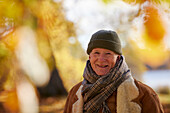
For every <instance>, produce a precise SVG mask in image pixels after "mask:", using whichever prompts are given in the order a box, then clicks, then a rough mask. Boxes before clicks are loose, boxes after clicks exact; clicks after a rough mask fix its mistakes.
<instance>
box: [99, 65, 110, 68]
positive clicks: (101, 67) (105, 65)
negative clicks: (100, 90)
mask: <svg viewBox="0 0 170 113" xmlns="http://www.w3.org/2000/svg"><path fill="white" fill-rule="evenodd" d="M98 66H99V67H101V68H105V67H107V66H108V65H104V66H100V65H98Z"/></svg>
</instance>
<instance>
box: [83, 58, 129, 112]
mask: <svg viewBox="0 0 170 113" xmlns="http://www.w3.org/2000/svg"><path fill="white" fill-rule="evenodd" d="M130 75H131V73H130V70H129V68H128V66H127V64H126V62H125V59H124V57H123V56H121V57H120V60H119V61H117V62H116V64H115V66H114V68H112V69H111V70H110V72H109V73H108V74H106V75H104V76H99V75H97V74H96V73H95V72H94V71H93V69H92V67H91V65H90V61H89V60H88V61H87V63H86V68H85V70H84V74H83V77H84V80H83V82H82V84H83V88H82V95H83V100H84V106H83V113H98V112H99V110H100V109H102V113H111V112H110V109H109V108H108V106H107V104H106V100H107V98H108V97H109V96H110V95H111V94H113V92H114V91H115V90H116V89H117V88H118V87H119V85H120V84H121V83H122V82H123V81H125V80H126V79H127V78H128V77H129V76H130Z"/></svg>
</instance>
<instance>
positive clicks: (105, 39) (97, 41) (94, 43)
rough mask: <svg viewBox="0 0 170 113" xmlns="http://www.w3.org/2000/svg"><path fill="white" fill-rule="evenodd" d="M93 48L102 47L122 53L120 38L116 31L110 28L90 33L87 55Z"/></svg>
mask: <svg viewBox="0 0 170 113" xmlns="http://www.w3.org/2000/svg"><path fill="white" fill-rule="evenodd" d="M94 48H104V49H108V50H111V51H113V52H115V53H117V54H119V55H121V54H122V49H121V43H120V39H119V37H118V35H117V33H116V32H114V31H110V30H109V31H107V30H100V31H97V32H96V33H94V34H93V35H92V37H91V39H90V42H89V44H88V48H87V54H88V55H89V54H90V52H91V51H92V50H93V49H94Z"/></svg>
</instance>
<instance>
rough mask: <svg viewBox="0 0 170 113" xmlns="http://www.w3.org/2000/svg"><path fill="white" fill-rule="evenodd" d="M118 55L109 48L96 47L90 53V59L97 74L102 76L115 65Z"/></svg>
mask: <svg viewBox="0 0 170 113" xmlns="http://www.w3.org/2000/svg"><path fill="white" fill-rule="evenodd" d="M118 56H119V55H117V54H116V53H114V52H113V51H110V50H108V49H102V48H94V49H93V50H92V51H91V53H90V55H89V60H90V63H91V66H92V68H93V70H94V71H95V72H96V74H97V75H101V76H102V75H106V74H107V73H108V72H109V71H110V69H111V68H113V67H114V65H115V63H116V60H117V57H118Z"/></svg>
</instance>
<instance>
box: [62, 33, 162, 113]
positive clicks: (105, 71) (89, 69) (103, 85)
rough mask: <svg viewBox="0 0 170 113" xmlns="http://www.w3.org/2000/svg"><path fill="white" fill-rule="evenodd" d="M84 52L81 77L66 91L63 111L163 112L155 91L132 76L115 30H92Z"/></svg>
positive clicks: (101, 112) (102, 112)
mask: <svg viewBox="0 0 170 113" xmlns="http://www.w3.org/2000/svg"><path fill="white" fill-rule="evenodd" d="M87 54H88V55H89V60H87V63H86V67H85V69H84V73H83V77H84V80H83V81H82V82H80V83H78V84H77V85H75V86H74V87H73V88H72V89H71V91H70V92H69V94H68V97H67V101H66V104H65V108H64V113H163V109H162V105H161V104H160V101H159V98H158V96H157V94H156V93H155V92H154V91H153V90H152V89H151V88H150V87H148V86H147V85H145V84H143V83H141V82H139V81H137V80H135V79H134V78H133V77H132V75H131V72H130V69H129V68H128V66H127V64H126V62H125V58H124V56H123V55H122V51H121V43H120V40H119V37H118V35H117V33H116V32H114V31H108V30H100V31H98V32H96V33H94V34H93V35H92V37H91V40H90V42H89V44H88V48H87Z"/></svg>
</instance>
